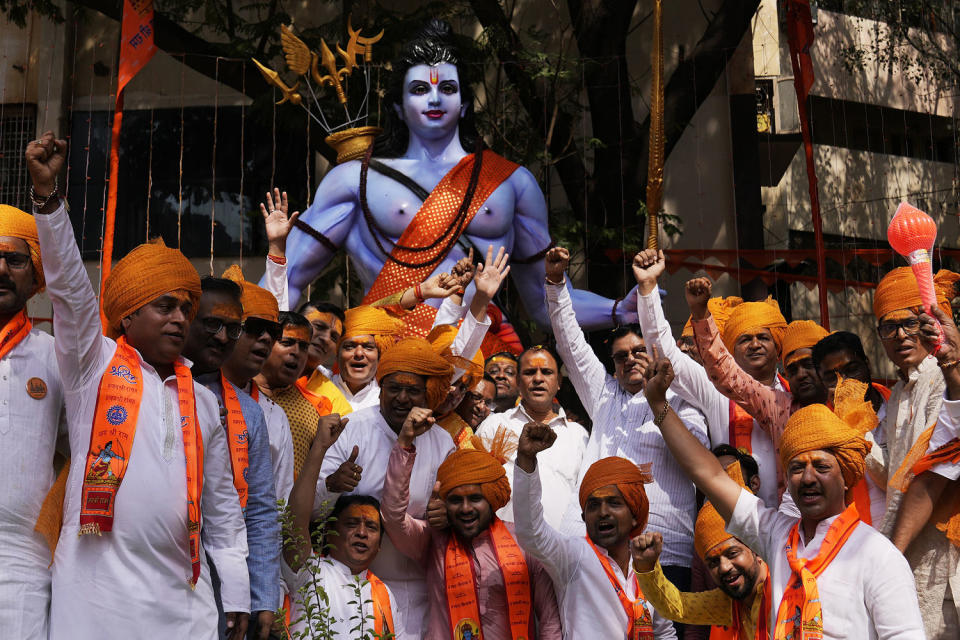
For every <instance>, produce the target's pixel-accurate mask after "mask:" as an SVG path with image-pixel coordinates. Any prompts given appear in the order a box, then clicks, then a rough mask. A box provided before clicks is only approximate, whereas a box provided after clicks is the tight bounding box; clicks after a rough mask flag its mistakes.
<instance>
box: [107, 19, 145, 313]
mask: <svg viewBox="0 0 960 640" xmlns="http://www.w3.org/2000/svg"><path fill="white" fill-rule="evenodd" d="M153 36H154V27H153V0H124V2H123V20H122V24H121V28H120V69H119V71H118V72H117V102H116V105H115V107H114V110H113V130H112V132H111V134H110V179H109V190H108V191H107V208H106V214H105V218H104V224H103V253H102V257H101V266H100V291H103V285H104V283H105V282H106V281H107V276H109V275H110V268H111V266H112V264H113V230H114V224H115V222H116V217H117V179H118V177H119V173H120V127H121V126H122V124H123V89H124V87H126V86H127V83H129V82H130V81H131V80H132V79H133V76H135V75H137V72H139V71H140V69H142V68H143V67H144V66H145V65H146V64H147V62H149V61H150V58H152V57H153V54H155V53H156V52H157V45H156V44H155V43H154V40H153ZM100 320H101V322H102V323H103V326H104V327H106V326H107V321H106V318H105V317H104V315H103V298H102V297H101V299H100Z"/></svg>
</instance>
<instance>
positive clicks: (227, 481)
mask: <svg viewBox="0 0 960 640" xmlns="http://www.w3.org/2000/svg"><path fill="white" fill-rule="evenodd" d="M65 154H66V142H65V141H62V140H56V141H55V140H54V139H53V134H52V133H47V134H44V136H43V137H42V138H41V139H40V140H39V141H34V142H32V143H31V144H30V145H29V146H28V147H27V166H28V168H29V170H30V175H31V178H32V180H33V186H34V191H35V192H36V193H37V194H41V195H42V194H50V193H54V192H55V177H56V175H57V173H58V172H59V170H60V168H61V167H62V165H63V161H64V158H65ZM54 199H55V198H54ZM38 213H39V214H40V215H38V216H37V230H38V234H39V240H40V246H41V248H42V250H43V255H44V268H45V272H46V277H47V290H48V292H49V294H50V298H51V300H52V302H53V317H54V320H53V324H54V333H55V334H56V335H57V340H56V356H57V363H58V365H59V368H60V373H61V376H62V379H63V384H64V387H65V389H69V390H70V393H69V394H68V395H67V396H66V407H67V412H66V413H67V420H68V428H69V433H70V448H71V450H72V451H73V458H72V461H71V465H70V473H69V478H68V480H67V489H66V498H65V502H64V507H63V527H62V533H61V535H60V540H59V544H58V546H57V553H56V558H55V560H54V564H53V591H52V598H51V610H50V637H51V638H67V637H70V638H131V637H139V636H142V635H143V633H144V629H150V630H151V633H153V634H155V635H158V636H163V637H171V638H200V639H204V640H214V639H216V638H217V637H218V631H217V620H218V615H217V608H216V604H215V602H214V597H213V589H212V587H211V583H210V574H209V570H208V566H209V564H210V563H211V562H212V563H213V564H215V565H216V567H217V572H218V574H219V575H220V579H221V582H222V588H221V595H222V602H223V608H224V610H225V611H226V612H227V614H226V615H227V625H228V628H229V629H230V633H231V638H237V639H239V638H241V637H243V634H244V633H245V631H246V625H247V616H248V614H249V610H250V583H249V579H248V576H247V566H246V556H247V545H246V539H245V528H244V523H243V516H242V514H241V511H240V504H239V502H238V500H237V492H236V489H235V488H234V485H233V478H232V477H231V475H230V472H229V469H230V457H229V453H228V450H227V439H226V435H225V433H224V429H223V428H222V427H221V425H220V412H219V410H218V408H217V401H216V399H215V398H214V397H213V395H212V394H211V393H210V391H208V390H207V389H205V388H203V387H202V386H201V385H199V384H197V383H196V382H194V380H193V377H192V375H191V373H190V368H189V365H188V363H186V362H185V361H184V360H183V358H182V357H181V356H180V352H181V350H182V349H183V346H184V341H185V339H186V336H187V330H188V326H189V324H190V321H191V319H192V318H193V315H194V314H195V313H196V308H197V300H198V299H199V297H200V277H199V276H198V275H197V272H196V270H195V269H194V268H193V267H192V266H191V264H190V262H189V260H187V259H186V258H185V257H184V256H183V254H181V253H180V252H179V251H177V250H176V249H168V248H167V247H165V246H164V245H163V244H162V243H159V242H157V243H151V244H146V245H141V246H139V247H137V248H135V249H134V250H133V251H131V252H130V253H129V254H127V256H126V257H125V258H123V259H122V260H120V261H119V262H118V263H117V264H116V265H115V266H114V268H113V270H112V271H111V273H110V276H109V277H108V278H107V281H106V283H105V285H104V289H103V293H102V303H103V312H104V315H105V316H106V330H107V333H108V336H103V335H101V334H100V316H99V311H98V305H97V300H96V298H95V297H94V293H93V288H92V287H91V285H90V279H89V277H88V276H87V272H86V269H85V268H84V265H83V261H82V259H81V258H80V252H79V250H78V249H77V245H76V242H75V240H74V233H73V225H72V224H71V223H70V218H69V216H68V215H67V212H66V209H65V207H64V206H63V204H62V202H61V201H57V202H56V203H55V204H53V203H48V204H44V205H42V206H39V210H38ZM91 534H97V535H91ZM201 534H202V535H201Z"/></svg>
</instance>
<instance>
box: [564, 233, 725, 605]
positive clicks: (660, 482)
mask: <svg viewBox="0 0 960 640" xmlns="http://www.w3.org/2000/svg"><path fill="white" fill-rule="evenodd" d="M569 261H570V254H569V252H568V251H567V250H566V249H564V248H562V247H557V248H554V249H551V250H550V251H549V252H548V253H547V256H546V259H545V262H546V279H547V284H546V291H547V309H548V311H549V314H550V322H551V324H552V326H553V334H554V336H555V337H556V340H557V351H558V352H559V353H560V357H561V358H563V361H564V362H565V363H566V369H567V374H568V375H569V376H570V381H571V382H572V383H573V386H574V388H575V389H576V390H577V395H578V396H579V397H580V401H581V402H582V403H583V406H584V408H585V409H586V411H587V413H588V414H589V415H590V418H591V420H592V421H593V432H592V433H591V434H590V439H589V441H588V443H587V448H586V450H585V452H584V455H583V460H582V462H581V467H580V468H581V477H580V478H578V479H577V486H579V485H580V483H581V481H582V479H583V478H582V475H583V473H584V472H585V470H586V469H588V468H589V467H590V465H591V464H592V463H594V462H596V461H597V460H600V459H601V458H606V457H608V456H619V457H622V458H626V459H628V460H630V461H631V462H633V463H634V464H637V465H640V464H642V463H645V462H652V463H653V466H652V469H651V471H652V473H653V478H654V482H653V484H648V485H647V486H646V493H647V497H648V498H649V500H650V522H649V525H648V526H649V528H650V529H651V530H656V531H661V532H664V536H663V539H664V541H663V545H664V550H663V554H662V555H661V557H660V558H661V560H660V562H661V565H662V566H663V571H664V573H665V574H666V575H667V577H668V578H669V579H670V580H671V581H672V582H673V583H674V584H676V585H678V586H680V585H684V587H683V588H688V587H689V584H690V560H691V558H692V557H693V523H694V519H695V518H696V514H697V505H696V490H695V489H694V486H693V483H692V482H690V480H688V479H687V477H686V476H685V475H684V474H683V471H682V470H681V469H680V467H679V466H678V465H677V463H676V461H675V460H674V459H673V456H672V455H671V454H670V451H669V450H668V449H667V446H666V444H665V443H664V441H663V436H662V435H661V434H660V430H659V429H657V427H656V426H655V425H654V423H653V421H654V418H656V415H655V414H654V413H653V411H652V409H651V408H650V405H649V403H648V402H647V399H646V398H645V397H644V395H643V386H644V373H645V371H646V369H647V366H648V365H649V364H650V358H649V356H647V353H646V348H645V345H644V342H643V338H642V336H641V332H640V327H639V326H638V325H625V326H622V327H619V328H618V329H615V330H614V331H613V332H612V333H611V336H610V340H609V342H608V344H609V345H610V354H611V356H612V358H613V366H614V375H612V376H611V375H610V374H608V373H607V371H606V368H605V367H604V366H603V364H602V363H601V362H600V359H599V358H598V357H597V356H596V354H595V353H594V352H593V349H592V348H591V347H590V345H589V344H588V343H587V341H586V338H585V337H584V335H583V330H582V329H581V328H580V325H579V324H578V323H577V319H576V315H575V314H574V311H573V305H572V303H571V300H570V292H569V291H568V289H567V285H566V282H565V278H564V272H565V271H566V268H567V265H568V264H569ZM668 394H671V395H668V397H669V398H670V405H671V406H672V407H674V409H675V410H676V412H677V415H679V416H680V419H681V420H682V421H683V422H684V424H686V426H687V428H688V429H689V430H690V431H691V433H693V434H694V435H695V436H696V438H697V439H698V440H699V441H700V442H701V443H702V444H703V445H704V446H707V443H708V442H709V440H708V439H707V428H706V424H705V423H704V420H703V416H702V415H701V414H700V413H699V412H698V411H697V410H696V409H694V408H693V407H691V406H690V405H689V404H687V403H685V402H683V401H682V400H680V398H678V397H676V396H674V395H672V392H669V391H668ZM575 497H576V496H575ZM581 511H582V510H581V508H580V504H579V500H576V499H575V500H571V501H570V504H569V506H568V507H567V511H566V514H565V515H564V518H563V525H562V527H561V529H562V533H565V534H571V535H572V534H579V535H584V534H585V532H586V527H585V525H584V523H583V520H582V518H581Z"/></svg>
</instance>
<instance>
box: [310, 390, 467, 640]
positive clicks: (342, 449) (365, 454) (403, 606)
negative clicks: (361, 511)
mask: <svg viewBox="0 0 960 640" xmlns="http://www.w3.org/2000/svg"><path fill="white" fill-rule="evenodd" d="M347 417H348V418H349V419H350V422H348V423H347V427H346V429H344V431H343V433H342V434H340V437H339V438H338V439H337V441H336V442H335V443H334V445H333V446H332V447H330V449H329V450H328V451H327V455H326V457H324V459H323V466H322V467H321V469H320V479H319V481H318V482H317V497H316V501H315V503H314V512H315V515H317V514H318V513H322V511H323V510H322V509H321V508H320V507H321V506H322V504H323V503H324V502H326V504H327V507H328V509H329V508H333V504H334V503H335V502H336V501H337V498H339V497H340V494H339V493H330V492H329V491H327V486H326V478H327V476H328V475H330V474H331V473H333V472H334V471H336V470H337V468H338V467H339V466H340V464H341V463H342V462H343V461H344V460H346V459H347V458H349V457H350V452H351V451H353V447H354V446H356V447H358V448H359V455H358V457H357V464H358V465H360V466H361V467H362V468H363V473H362V475H361V478H360V483H359V484H358V485H357V488H356V489H354V490H353V491H351V492H350V493H351V494H355V495H364V496H373V497H374V498H376V499H377V500H380V499H381V497H382V496H383V480H384V478H385V477H386V474H387V461H388V460H389V459H390V450H391V449H392V448H393V445H394V443H396V441H397V434H395V433H394V432H393V430H392V429H390V426H389V425H387V421H386V420H384V419H383V416H382V415H380V409H379V407H378V408H370V409H364V410H361V411H356V412H354V413H351V414H350V415H349V416H347ZM413 444H414V446H415V447H416V448H417V460H416V462H415V463H414V465H413V472H412V473H411V474H410V503H409V504H408V505H407V513H409V514H410V515H412V516H414V517H415V518H423V517H424V515H425V513H426V510H427V502H428V501H429V500H430V494H431V493H432V491H433V484H434V482H436V477H437V469H438V468H439V467H440V463H442V462H443V461H444V460H445V459H446V457H447V456H448V455H450V453H451V452H452V451H453V450H454V445H453V439H452V438H451V437H450V434H448V433H447V432H446V431H445V430H443V429H442V428H441V427H437V426H434V427H433V428H432V429H429V430H428V431H427V432H426V433H423V434H421V435H420V436H418V437H417V438H416V439H415V440H414V441H413ZM370 569H371V570H372V571H373V573H374V574H376V575H377V576H379V577H380V579H381V580H383V581H384V582H385V583H387V584H388V585H389V586H390V588H391V589H392V590H393V593H394V594H395V595H396V600H397V609H398V610H399V612H400V617H401V618H402V620H401V621H400V622H399V623H398V624H402V626H403V628H404V629H406V631H407V633H409V634H410V635H411V636H413V637H419V634H420V633H421V630H422V627H423V625H424V621H425V619H426V617H427V583H426V574H425V573H424V570H423V567H421V566H420V564H419V563H417V562H415V561H413V560H411V559H409V558H407V557H406V556H405V555H403V554H402V553H400V552H399V551H397V548H396V547H394V546H393V543H392V542H391V541H390V538H388V537H387V536H384V537H383V542H382V546H381V548H380V553H378V554H377V559H376V560H374V562H373V564H372V565H371V566H370Z"/></svg>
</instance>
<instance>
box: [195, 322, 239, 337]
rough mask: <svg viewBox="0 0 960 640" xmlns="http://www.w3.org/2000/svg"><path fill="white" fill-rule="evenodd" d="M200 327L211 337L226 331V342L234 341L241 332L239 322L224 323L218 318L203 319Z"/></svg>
mask: <svg viewBox="0 0 960 640" xmlns="http://www.w3.org/2000/svg"><path fill="white" fill-rule="evenodd" d="M200 325H201V326H202V327H203V330H204V331H206V332H207V333H209V334H210V335H212V336H215V335H217V334H218V333H220V332H221V331H226V334H227V339H228V340H236V339H237V338H239V337H240V332H241V331H243V325H242V324H240V323H239V322H226V321H225V320H221V319H220V318H204V319H203V320H201V321H200Z"/></svg>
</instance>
